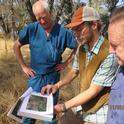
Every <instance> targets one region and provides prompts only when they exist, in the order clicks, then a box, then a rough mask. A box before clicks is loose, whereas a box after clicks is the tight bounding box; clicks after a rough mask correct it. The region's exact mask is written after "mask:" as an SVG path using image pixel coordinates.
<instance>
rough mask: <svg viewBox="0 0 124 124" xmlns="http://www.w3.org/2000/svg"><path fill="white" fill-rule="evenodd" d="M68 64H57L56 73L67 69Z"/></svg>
mask: <svg viewBox="0 0 124 124" xmlns="http://www.w3.org/2000/svg"><path fill="white" fill-rule="evenodd" d="M67 65H68V63H67V62H63V63H61V64H57V65H56V71H61V70H64V69H65V68H66V67H67Z"/></svg>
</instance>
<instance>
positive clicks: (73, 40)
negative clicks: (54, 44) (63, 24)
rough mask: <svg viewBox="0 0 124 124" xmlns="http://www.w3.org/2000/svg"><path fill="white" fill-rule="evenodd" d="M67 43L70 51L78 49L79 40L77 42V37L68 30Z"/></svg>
mask: <svg viewBox="0 0 124 124" xmlns="http://www.w3.org/2000/svg"><path fill="white" fill-rule="evenodd" d="M66 42H67V47H68V48H70V49H74V48H77V46H78V44H77V40H76V38H75V36H74V35H73V33H72V31H70V30H67V33H66Z"/></svg>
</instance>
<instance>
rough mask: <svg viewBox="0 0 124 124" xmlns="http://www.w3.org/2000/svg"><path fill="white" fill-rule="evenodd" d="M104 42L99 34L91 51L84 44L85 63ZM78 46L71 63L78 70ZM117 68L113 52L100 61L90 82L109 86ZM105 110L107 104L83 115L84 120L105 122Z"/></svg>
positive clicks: (96, 52)
mask: <svg viewBox="0 0 124 124" xmlns="http://www.w3.org/2000/svg"><path fill="white" fill-rule="evenodd" d="M103 42H104V38H103V36H100V37H99V39H98V42H96V44H95V45H94V46H93V48H92V50H91V51H88V45H87V44H85V45H84V48H85V51H86V63H85V65H86V66H87V64H88V63H89V62H90V61H91V60H92V58H93V55H94V54H98V52H99V49H100V47H101V45H102V43H103ZM78 51H79V48H78V49H77V52H76V55H75V58H74V63H73V69H76V70H79V61H78V57H79V54H78ZM117 68H118V64H117V60H116V56H115V54H109V55H108V56H107V57H106V59H105V60H104V61H103V62H102V63H101V65H100V66H99V69H98V70H97V72H96V73H95V75H94V77H93V79H92V83H94V84H96V85H101V86H107V87H110V86H111V85H112V83H113V81H114V80H115V73H116V70H117ZM107 110H108V105H105V106H103V107H101V108H100V109H99V110H98V111H97V112H96V113H93V114H88V115H84V116H83V119H84V121H86V122H90V123H98V124H105V123H106V119H107V118H106V117H107Z"/></svg>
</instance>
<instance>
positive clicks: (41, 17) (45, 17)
mask: <svg viewBox="0 0 124 124" xmlns="http://www.w3.org/2000/svg"><path fill="white" fill-rule="evenodd" d="M36 19H37V20H41V19H43V20H45V19H47V16H40V17H38V16H36Z"/></svg>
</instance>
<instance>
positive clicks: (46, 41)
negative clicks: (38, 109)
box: [14, 0, 77, 124]
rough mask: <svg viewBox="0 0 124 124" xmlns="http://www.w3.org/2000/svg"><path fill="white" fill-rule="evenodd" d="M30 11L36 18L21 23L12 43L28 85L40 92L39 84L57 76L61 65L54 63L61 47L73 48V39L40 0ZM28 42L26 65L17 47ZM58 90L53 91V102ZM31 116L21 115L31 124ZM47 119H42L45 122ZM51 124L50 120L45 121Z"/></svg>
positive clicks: (53, 81)
mask: <svg viewBox="0 0 124 124" xmlns="http://www.w3.org/2000/svg"><path fill="white" fill-rule="evenodd" d="M33 12H34V15H35V16H36V19H37V22H34V23H31V24H29V25H27V26H26V27H24V28H23V29H22V30H21V31H20V33H19V39H18V40H17V41H16V42H15V44H14V51H15V54H16V56H17V59H18V62H19V64H20V66H21V68H22V70H23V71H24V73H25V74H26V75H27V76H28V78H29V79H28V87H32V88H33V90H34V91H37V92H40V90H41V88H42V87H43V86H46V85H47V84H49V83H50V84H55V83H56V82H58V81H59V79H60V72H59V71H58V70H59V69H60V68H61V67H58V68H57V69H56V66H57V65H58V64H60V63H61V61H62V56H61V55H62V53H63V52H64V50H65V48H67V47H68V48H70V49H73V50H74V49H76V47H77V43H76V40H75V38H74V36H73V34H72V32H71V31H69V30H68V29H66V28H64V27H63V26H61V25H60V24H57V23H56V21H55V17H54V15H53V12H51V11H50V9H49V5H48V3H47V2H46V1H44V0H39V1H37V2H36V3H34V4H33ZM26 44H29V48H30V55H31V56H30V66H27V65H26V64H25V62H24V59H23V56H22V53H21V50H20V49H21V47H22V46H24V45H26ZM57 99H58V92H57V93H56V94H55V95H54V104H56V103H57ZM34 123H35V120H33V119H27V118H26V119H24V122H23V124H34ZM48 123H49V122H45V124H48ZM49 124H53V123H49Z"/></svg>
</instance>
